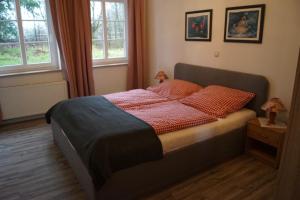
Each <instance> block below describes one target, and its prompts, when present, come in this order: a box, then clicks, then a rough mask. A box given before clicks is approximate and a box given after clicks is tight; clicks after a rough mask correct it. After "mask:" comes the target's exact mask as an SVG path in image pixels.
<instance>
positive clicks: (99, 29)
mask: <svg viewBox="0 0 300 200" xmlns="http://www.w3.org/2000/svg"><path fill="white" fill-rule="evenodd" d="M92 35H93V39H98V40H99V39H100V40H103V22H102V21H92Z"/></svg>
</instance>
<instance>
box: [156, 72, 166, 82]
mask: <svg viewBox="0 0 300 200" xmlns="http://www.w3.org/2000/svg"><path fill="white" fill-rule="evenodd" d="M155 79H156V80H159V83H162V82H164V80H166V79H169V77H168V76H167V74H166V73H165V72H164V71H159V72H158V73H157V74H156V76H155Z"/></svg>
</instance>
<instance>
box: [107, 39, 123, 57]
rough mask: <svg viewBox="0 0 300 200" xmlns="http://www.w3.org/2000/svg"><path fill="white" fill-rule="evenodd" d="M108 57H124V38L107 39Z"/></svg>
mask: <svg viewBox="0 0 300 200" xmlns="http://www.w3.org/2000/svg"><path fill="white" fill-rule="evenodd" d="M108 57H109V58H124V57H125V48H124V40H109V41H108Z"/></svg>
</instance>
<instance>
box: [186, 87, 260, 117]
mask: <svg viewBox="0 0 300 200" xmlns="http://www.w3.org/2000/svg"><path fill="white" fill-rule="evenodd" d="M254 97H255V94H254V93H250V92H245V91H241V90H237V89H232V88H228V87H223V86H218V85H211V86H208V87H206V88H205V89H203V90H201V91H199V92H196V93H194V94H192V95H191V96H189V97H186V98H184V99H181V100H180V102H181V103H183V104H186V105H188V106H192V107H194V108H196V109H198V110H200V111H202V112H205V113H207V114H209V115H212V116H215V117H226V115H228V114H230V113H233V112H236V111H239V110H240V109H242V108H243V107H244V106H245V105H246V104H247V103H248V102H249V101H250V100H251V99H253V98H254Z"/></svg>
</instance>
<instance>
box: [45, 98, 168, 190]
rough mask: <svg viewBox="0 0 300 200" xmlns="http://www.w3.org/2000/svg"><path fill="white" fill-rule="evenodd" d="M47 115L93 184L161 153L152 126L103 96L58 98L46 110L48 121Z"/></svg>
mask: <svg viewBox="0 0 300 200" xmlns="http://www.w3.org/2000/svg"><path fill="white" fill-rule="evenodd" d="M51 118H53V119H54V120H55V121H56V122H57V123H58V124H59V125H60V127H61V128H62V129H63V130H64V132H65V134H66V135H67V137H68V139H69V140H70V142H71V143H72V144H73V146H74V147H75V149H76V150H77V152H78V154H79V156H80V157H81V159H82V161H83V162H84V163H85V165H86V166H87V168H88V169H89V171H90V174H91V176H92V177H93V179H94V183H95V185H96V186H101V185H102V184H104V183H105V180H106V179H107V178H109V177H110V176H111V174H112V173H113V172H116V171H118V170H121V169H125V168H129V167H132V166H134V165H137V164H140V163H143V162H147V161H153V160H158V159H161V158H162V157H163V153H162V145H161V143H160V140H159V139H158V137H157V135H156V134H155V131H154V129H153V128H152V127H151V126H150V125H149V124H147V123H145V122H144V121H142V120H140V119H138V118H136V117H134V116H133V115H131V114H129V113H127V112H125V111H123V110H121V109H120V108H118V107H116V106H115V105H113V104H112V103H111V102H109V101H108V100H107V99H105V98H104V97H82V98H76V99H72V100H67V101H62V102H60V103H58V104H56V105H55V106H53V107H52V108H51V109H50V110H49V111H48V112H47V113H46V119H47V122H48V123H50V122H51V121H50V120H51ZM145 173H147V172H145Z"/></svg>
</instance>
